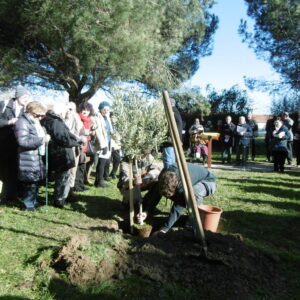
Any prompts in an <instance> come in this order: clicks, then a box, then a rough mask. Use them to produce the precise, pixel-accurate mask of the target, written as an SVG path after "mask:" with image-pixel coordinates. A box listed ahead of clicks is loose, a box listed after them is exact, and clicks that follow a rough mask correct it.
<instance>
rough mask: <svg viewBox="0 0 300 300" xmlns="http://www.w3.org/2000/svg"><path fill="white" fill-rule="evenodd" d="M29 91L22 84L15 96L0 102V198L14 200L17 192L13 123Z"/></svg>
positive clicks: (20, 111) (15, 142) (15, 147)
mask: <svg viewBox="0 0 300 300" xmlns="http://www.w3.org/2000/svg"><path fill="white" fill-rule="evenodd" d="M29 97H30V93H29V91H28V90H27V89H25V88H24V87H22V86H18V87H17V88H16V91H15V98H13V99H11V100H9V101H8V103H6V102H5V101H2V102H1V103H0V180H1V181H2V183H3V186H2V193H1V200H2V201H7V202H11V201H15V200H16V198H17V193H18V182H17V172H18V167H17V148H18V145H17V141H16V137H15V134H14V125H15V123H16V122H17V120H18V118H19V117H20V116H21V115H22V113H23V112H24V107H25V106H26V104H27V102H28V100H29Z"/></svg>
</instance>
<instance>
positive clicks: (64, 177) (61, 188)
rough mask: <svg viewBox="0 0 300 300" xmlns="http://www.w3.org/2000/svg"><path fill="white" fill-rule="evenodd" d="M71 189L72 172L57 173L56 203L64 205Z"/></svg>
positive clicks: (55, 184)
mask: <svg viewBox="0 0 300 300" xmlns="http://www.w3.org/2000/svg"><path fill="white" fill-rule="evenodd" d="M70 187H71V170H67V171H62V172H55V183H54V194H53V197H54V202H56V203H61V204H63V203H64V201H65V200H66V199H67V198H68V195H69V191H70Z"/></svg>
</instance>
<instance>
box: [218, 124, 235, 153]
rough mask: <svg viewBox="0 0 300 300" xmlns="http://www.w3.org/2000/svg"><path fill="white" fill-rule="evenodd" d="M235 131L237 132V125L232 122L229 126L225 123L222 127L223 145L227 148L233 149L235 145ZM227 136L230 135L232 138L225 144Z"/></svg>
mask: <svg viewBox="0 0 300 300" xmlns="http://www.w3.org/2000/svg"><path fill="white" fill-rule="evenodd" d="M234 130H235V125H234V124H233V123H232V122H230V123H229V124H228V123H224V124H223V125H222V129H221V138H220V140H221V143H222V145H224V146H225V145H227V146H230V147H232V146H233V144H234ZM225 135H228V136H229V137H230V138H229V140H228V142H225Z"/></svg>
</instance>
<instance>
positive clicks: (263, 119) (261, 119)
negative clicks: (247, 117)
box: [252, 115, 273, 136]
mask: <svg viewBox="0 0 300 300" xmlns="http://www.w3.org/2000/svg"><path fill="white" fill-rule="evenodd" d="M252 118H253V120H255V121H256V122H257V126H258V135H259V136H264V135H265V134H266V123H267V121H268V120H269V119H272V118H273V115H252Z"/></svg>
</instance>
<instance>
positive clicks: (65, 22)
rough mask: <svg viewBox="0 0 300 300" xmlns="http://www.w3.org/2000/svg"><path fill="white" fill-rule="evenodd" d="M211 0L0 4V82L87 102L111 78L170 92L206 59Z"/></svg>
mask: <svg viewBox="0 0 300 300" xmlns="http://www.w3.org/2000/svg"><path fill="white" fill-rule="evenodd" d="M213 2H214V1H213V0H152V1H144V0H122V1H110V0H101V1H100V0H90V1H84V0H64V1H53V0H0V7H1V10H0V83H1V85H4V84H5V85H11V84H14V83H15V82H22V83H24V84H28V85H32V86H42V87H45V88H50V89H58V90H65V91H67V92H68V94H69V98H70V100H72V101H75V102H77V103H80V102H82V101H86V100H88V99H89V98H91V97H92V96H93V95H94V94H95V93H96V91H97V90H98V89H99V88H104V87H109V86H110V85H112V84H113V83H114V82H115V81H116V80H123V81H124V80H125V81H136V82H140V83H141V84H143V85H144V86H145V87H146V88H148V89H153V90H157V89H162V88H170V87H174V86H176V85H177V84H179V83H180V82H181V81H183V80H185V79H187V78H189V77H190V76H192V75H193V74H194V73H195V72H196V70H197V69H198V67H199V57H200V56H205V55H209V54H210V52H211V41H212V36H213V33H214V32H215V30H216V27H217V23H218V20H217V18H216V17H215V16H214V15H212V14H210V13H209V8H210V7H211V5H212V4H213Z"/></svg>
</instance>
